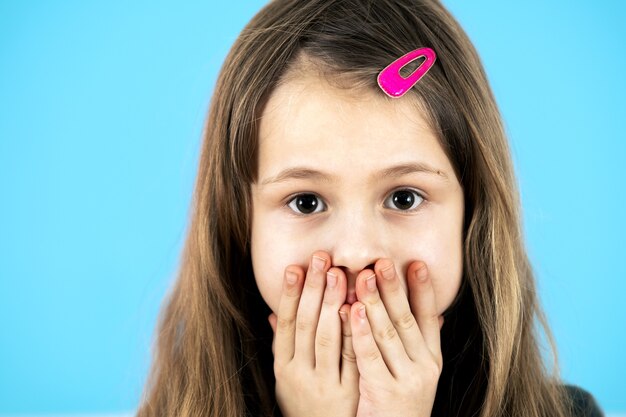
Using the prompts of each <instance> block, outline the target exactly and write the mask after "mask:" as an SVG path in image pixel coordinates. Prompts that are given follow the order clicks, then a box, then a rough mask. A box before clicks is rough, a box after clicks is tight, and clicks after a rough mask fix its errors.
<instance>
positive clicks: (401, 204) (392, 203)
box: [383, 189, 424, 211]
mask: <svg viewBox="0 0 626 417" xmlns="http://www.w3.org/2000/svg"><path fill="white" fill-rule="evenodd" d="M423 201H424V198H423V197H422V196H421V195H420V194H419V193H418V192H417V191H415V190H410V189H402V190H397V191H394V192H393V193H391V194H390V195H389V197H387V198H386V199H385V202H384V203H383V205H384V206H385V207H387V208H391V209H396V210H401V211H414V210H416V209H417V207H418V206H419V205H420V204H421V203H422V202H423Z"/></svg>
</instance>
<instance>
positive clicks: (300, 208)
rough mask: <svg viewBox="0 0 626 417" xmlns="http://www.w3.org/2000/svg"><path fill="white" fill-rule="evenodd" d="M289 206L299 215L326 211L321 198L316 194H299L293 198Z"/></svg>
mask: <svg viewBox="0 0 626 417" xmlns="http://www.w3.org/2000/svg"><path fill="white" fill-rule="evenodd" d="M287 206H288V207H289V208H290V209H291V210H293V211H294V212H296V213H298V214H301V215H302V214H313V213H318V212H320V211H324V210H325V209H326V205H325V204H324V202H323V201H322V199H321V198H319V197H318V196H316V195H315V194H298V195H297V196H295V197H294V198H292V199H291V200H290V201H289V203H287Z"/></svg>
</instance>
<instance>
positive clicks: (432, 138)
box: [258, 73, 452, 177]
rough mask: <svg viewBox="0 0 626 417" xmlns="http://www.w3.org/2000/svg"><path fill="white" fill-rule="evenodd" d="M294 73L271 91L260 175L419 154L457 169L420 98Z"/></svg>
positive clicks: (261, 136) (387, 161)
mask: <svg viewBox="0 0 626 417" xmlns="http://www.w3.org/2000/svg"><path fill="white" fill-rule="evenodd" d="M375 93H376V92H375V91H368V90H364V89H359V90H347V89H343V88H338V87H335V86H332V85H331V84H330V83H328V82H327V81H326V80H325V79H324V78H323V77H320V76H317V75H315V74H311V73H303V74H302V76H301V77H299V78H296V77H290V79H289V81H287V82H285V83H283V84H281V85H279V86H278V87H277V88H276V89H275V90H274V91H273V92H272V94H271V95H270V97H269V100H268V101H267V103H266V105H265V108H264V110H263V112H262V115H261V121H260V125H259V149H258V151H259V161H258V162H259V165H258V167H259V176H260V177H262V176H263V174H264V173H267V174H272V172H271V171H276V170H278V169H280V168H281V167H284V166H288V165H290V164H291V165H295V164H303V163H306V164H307V165H313V166H326V167H328V168H329V169H333V168H335V169H340V168H341V167H342V166H345V164H350V165H351V166H353V167H354V168H357V167H359V166H362V165H364V164H366V165H367V167H371V168H374V167H377V166H378V167H379V168H380V167H383V166H384V165H388V164H392V163H404V162H407V161H406V160H407V159H411V158H413V160H415V159H419V160H420V161H427V162H428V163H430V164H434V165H436V166H438V167H441V168H445V171H446V172H448V173H451V172H452V168H451V165H450V163H449V161H448V159H447V157H446V156H445V153H444V152H443V149H442V148H441V146H440V144H439V140H438V138H437V136H436V135H435V133H434V132H433V131H432V129H431V127H430V125H429V123H428V121H427V120H428V119H427V116H426V113H425V112H424V111H423V110H422V109H421V106H420V103H419V101H418V99H417V98H416V97H415V96H413V95H405V96H404V97H402V98H400V99H390V98H387V97H386V96H384V95H382V94H375Z"/></svg>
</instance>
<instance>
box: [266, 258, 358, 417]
mask: <svg viewBox="0 0 626 417" xmlns="http://www.w3.org/2000/svg"><path fill="white" fill-rule="evenodd" d="M330 263H331V261H330V257H329V255H328V254H326V253H325V252H316V253H314V254H313V257H312V259H311V263H310V265H309V268H308V271H307V273H306V279H304V288H302V287H303V277H304V272H303V271H302V268H300V267H298V266H294V265H290V266H288V267H287V268H286V269H285V277H284V280H283V292H282V295H281V298H280V303H279V307H278V312H277V316H276V315H274V314H271V315H270V317H269V321H270V324H271V326H272V330H273V331H274V341H273V344H272V350H273V352H274V374H275V376H276V399H277V401H278V405H279V407H280V410H281V411H282V414H283V415H284V416H286V417H307V416H323V417H329V416H333V417H335V416H337V417H342V416H346V417H347V416H349V417H354V416H355V415H356V408H357V403H358V400H359V389H358V382H359V373H358V369H357V366H356V359H355V356H354V351H353V350H352V340H351V329H350V308H349V307H350V306H349V305H348V304H346V305H343V303H344V300H345V299H346V292H347V282H346V277H345V275H344V274H343V272H342V271H341V269H339V268H330V269H329V267H330ZM340 308H341V311H342V313H344V314H345V320H344V319H343V317H342V318H340V314H338V313H339V311H340ZM342 315H343V314H342ZM342 335H343V336H342Z"/></svg>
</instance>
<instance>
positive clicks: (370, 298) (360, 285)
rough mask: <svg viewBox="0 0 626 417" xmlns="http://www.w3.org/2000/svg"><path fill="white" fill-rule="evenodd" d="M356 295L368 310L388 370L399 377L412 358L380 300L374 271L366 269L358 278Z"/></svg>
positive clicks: (368, 316)
mask: <svg viewBox="0 0 626 417" xmlns="http://www.w3.org/2000/svg"><path fill="white" fill-rule="evenodd" d="M356 294H357V297H358V298H359V300H360V301H361V302H362V303H363V304H365V306H366V308H367V318H368V322H369V325H370V327H371V329H372V334H373V335H374V340H375V341H376V344H377V345H378V348H379V349H380V352H381V353H382V355H383V359H384V361H385V363H386V364H387V368H389V371H390V372H391V374H392V375H393V376H394V377H399V376H400V374H401V372H402V371H403V370H406V369H407V364H408V362H409V360H410V358H409V356H408V354H407V352H406V349H405V347H404V345H403V344H402V340H401V339H400V335H399V334H398V331H397V330H396V328H395V326H394V325H393V323H392V322H391V319H390V318H389V314H388V313H387V309H386V306H385V305H384V304H383V301H382V299H381V298H380V293H379V292H378V286H377V283H376V275H375V274H374V272H373V271H371V270H369V269H366V270H364V271H363V272H361V273H360V274H359V275H358V276H357V278H356ZM416 327H417V326H416ZM355 349H356V348H355Z"/></svg>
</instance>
